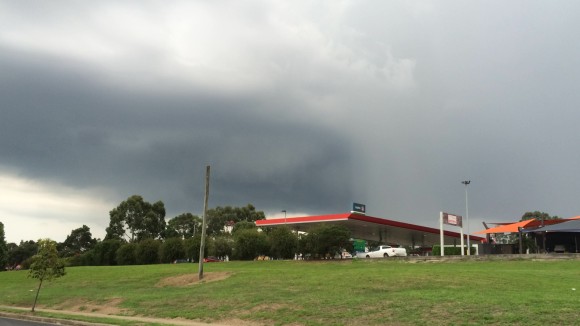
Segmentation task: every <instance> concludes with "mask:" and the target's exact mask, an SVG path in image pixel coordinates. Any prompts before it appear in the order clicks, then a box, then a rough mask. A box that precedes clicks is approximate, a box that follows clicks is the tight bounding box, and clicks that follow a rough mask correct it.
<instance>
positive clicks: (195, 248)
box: [185, 236, 207, 262]
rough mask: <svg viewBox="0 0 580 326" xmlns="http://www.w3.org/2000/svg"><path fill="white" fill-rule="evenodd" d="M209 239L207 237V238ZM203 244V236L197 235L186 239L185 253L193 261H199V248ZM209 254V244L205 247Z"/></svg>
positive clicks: (205, 251)
mask: <svg viewBox="0 0 580 326" xmlns="http://www.w3.org/2000/svg"><path fill="white" fill-rule="evenodd" d="M206 240H207V239H206ZM200 246H201V236H196V237H193V238H189V239H186V240H185V255H186V256H187V259H190V260H191V261H192V262H195V261H199V248H200ZM204 249H205V250H204V253H205V254H206V255H207V244H206V246H205V248H204Z"/></svg>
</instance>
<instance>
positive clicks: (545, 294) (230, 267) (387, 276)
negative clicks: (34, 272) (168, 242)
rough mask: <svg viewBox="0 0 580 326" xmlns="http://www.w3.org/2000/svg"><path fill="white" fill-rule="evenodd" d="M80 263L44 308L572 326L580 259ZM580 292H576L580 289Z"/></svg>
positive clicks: (342, 321) (2, 285)
mask: <svg viewBox="0 0 580 326" xmlns="http://www.w3.org/2000/svg"><path fill="white" fill-rule="evenodd" d="M204 271H205V275H206V282H202V283H195V281H196V280H197V264H177V265H147V266H119V267H74V268H68V269H67V275H66V276H64V277H63V278H61V279H57V280H55V281H53V282H52V283H47V284H46V286H44V287H43V290H42V291H41V293H40V298H39V307H44V308H51V309H58V310H63V311H66V310H70V311H84V312H100V313H106V314H115V315H128V316H150V317H157V318H178V317H179V318H186V319H193V320H197V321H205V322H219V321H224V320H226V321H227V320H229V321H232V320H238V321H246V322H248V323H252V322H255V323H257V324H268V325H270V324H294V325H384V324H396V325H421V324H422V325H425V324H430V325H449V324H473V325H489V324H494V325H498V324H521V325H524V324H525V325H540V324H542V325H544V324H562V325H566V324H569V325H571V324H574V323H577V322H578V320H580V310H578V307H579V306H580V261H579V260H566V261H479V262H470V261H458V262H417V263H411V262H406V261H393V260H383V259H379V260H370V261H369V260H354V261H323V262H301V261H299V262H296V261H256V262H228V263H212V264H206V265H205V268H204ZM36 286H37V283H36V281H35V280H33V279H30V278H27V272H26V271H18V272H3V273H0V305H8V306H19V307H30V306H31V305H32V302H33V299H34V293H35V292H34V291H33V290H34V289H35V288H36ZM574 289H578V291H576V290H574Z"/></svg>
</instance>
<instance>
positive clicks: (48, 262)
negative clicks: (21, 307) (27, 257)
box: [28, 239, 66, 312]
mask: <svg viewBox="0 0 580 326" xmlns="http://www.w3.org/2000/svg"><path fill="white" fill-rule="evenodd" d="M65 274H66V272H65V270H64V263H63V262H62V260H61V259H60V258H59V257H58V251H57V250H56V242H55V241H52V240H50V239H40V240H38V254H36V255H34V257H33V258H32V265H31V266H30V271H29V273H28V276H29V277H31V278H35V279H37V280H39V283H38V289H37V290H36V297H35V298H34V304H33V305H32V312H34V308H35V307H36V302H37V300H38V294H39V293H40V288H41V287H42V282H44V281H45V280H46V281H52V280H53V279H55V278H59V277H61V276H64V275H65Z"/></svg>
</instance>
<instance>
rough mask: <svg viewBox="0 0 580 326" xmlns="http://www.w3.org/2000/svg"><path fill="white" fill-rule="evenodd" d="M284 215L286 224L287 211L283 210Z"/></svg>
mask: <svg viewBox="0 0 580 326" xmlns="http://www.w3.org/2000/svg"><path fill="white" fill-rule="evenodd" d="M282 213H284V224H286V210H283V211H282Z"/></svg>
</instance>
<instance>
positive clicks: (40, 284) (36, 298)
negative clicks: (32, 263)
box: [32, 279, 42, 312]
mask: <svg viewBox="0 0 580 326" xmlns="http://www.w3.org/2000/svg"><path fill="white" fill-rule="evenodd" d="M41 286H42V279H40V283H39V284H38V290H36V297H35V298H34V305H32V312H34V308H35V307H36V301H37V300H38V294H39V293H40V287H41Z"/></svg>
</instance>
